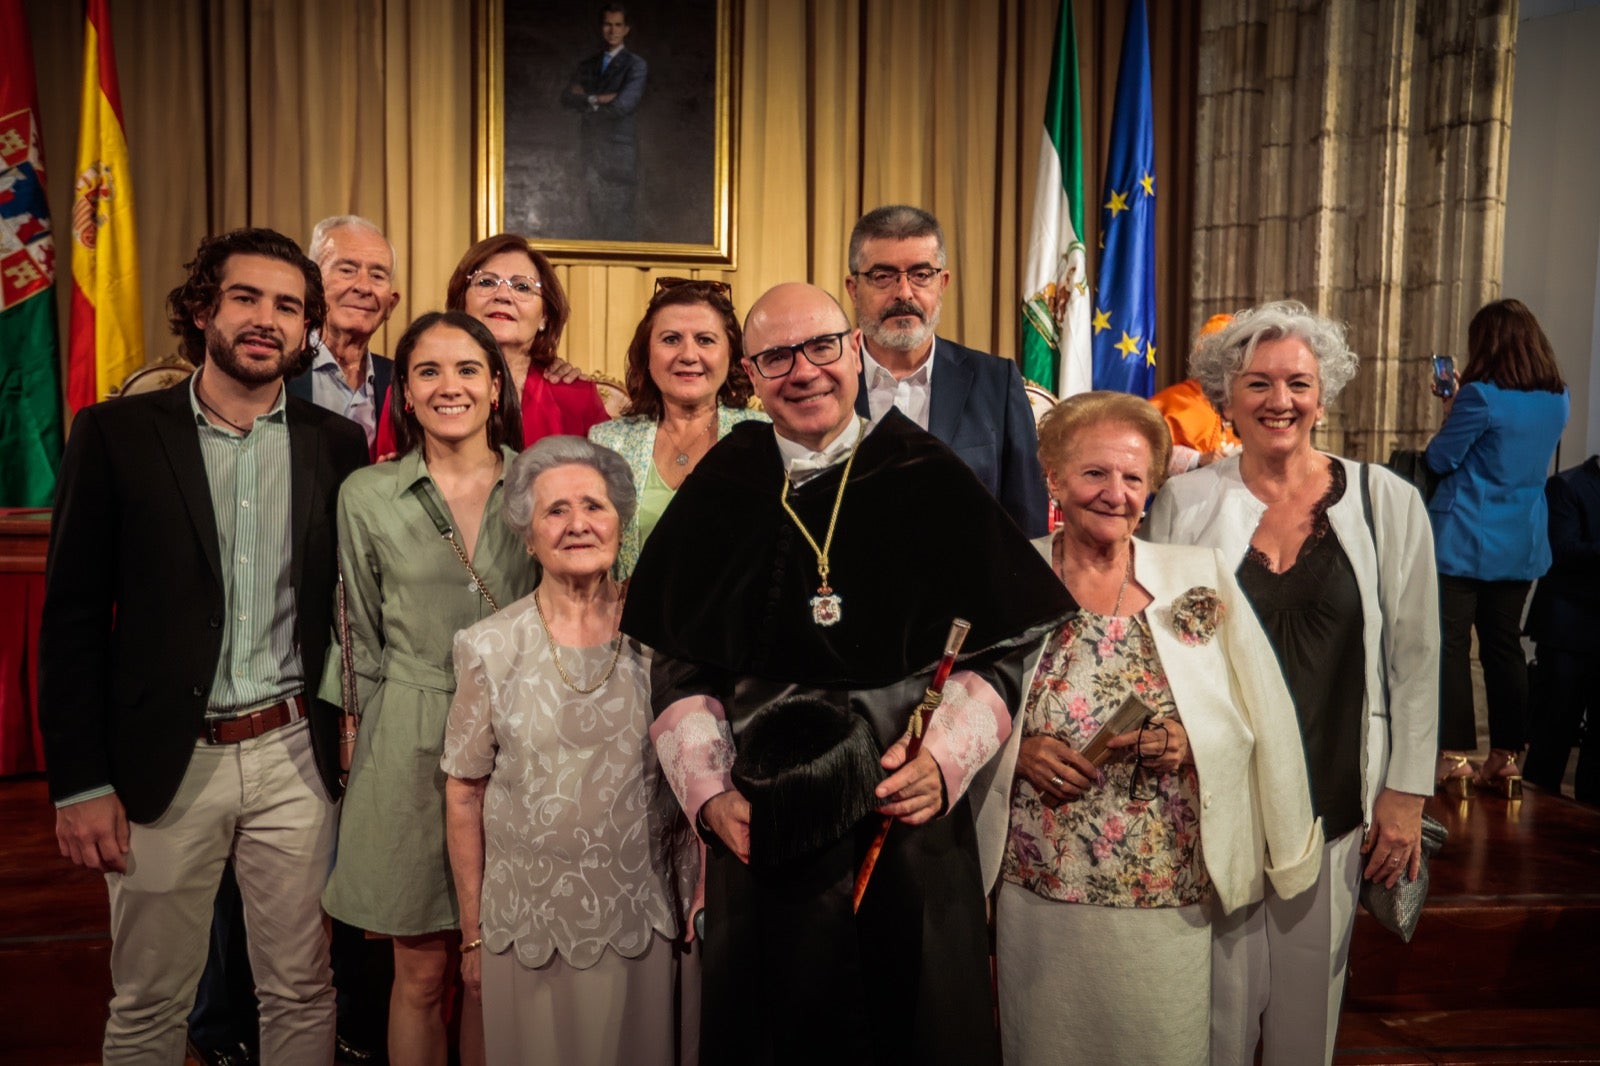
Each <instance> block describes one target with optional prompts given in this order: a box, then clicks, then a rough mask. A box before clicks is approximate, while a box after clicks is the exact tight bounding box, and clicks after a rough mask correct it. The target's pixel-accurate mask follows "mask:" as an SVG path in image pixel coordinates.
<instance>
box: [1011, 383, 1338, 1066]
mask: <svg viewBox="0 0 1600 1066" xmlns="http://www.w3.org/2000/svg"><path fill="white" fill-rule="evenodd" d="M1171 450H1172V439H1171V437H1170V435H1169V434H1168V431H1167V427H1166V424H1165V423H1164V422H1163V421H1162V418H1161V415H1160V414H1159V413H1158V412H1157V411H1156V409H1155V408H1154V407H1153V406H1151V405H1150V404H1149V403H1148V402H1147V401H1145V400H1142V399H1139V398H1137V397H1134V396H1129V395H1127V394H1125V393H1114V392H1092V393H1082V394H1079V395H1077V396H1073V397H1071V398H1070V399H1067V400H1065V401H1063V402H1062V403H1060V404H1059V405H1057V406H1056V407H1054V408H1052V409H1051V410H1050V412H1049V413H1048V414H1046V415H1045V417H1044V418H1043V420H1042V421H1041V422H1040V423H1039V460H1040V463H1041V464H1042V465H1043V467H1044V469H1045V480H1046V482H1047V484H1048V486H1049V489H1050V495H1051V496H1052V497H1053V498H1054V499H1055V500H1056V502H1057V503H1058V504H1059V506H1060V508H1061V515H1062V522H1061V526H1060V528H1059V529H1058V530H1057V531H1056V532H1055V534H1054V535H1053V536H1051V537H1044V538H1041V539H1039V540H1037V541H1035V542H1034V543H1035V546H1036V547H1038V549H1039V550H1040V552H1041V553H1043V554H1044V555H1045V557H1046V558H1047V559H1048V560H1050V562H1051V565H1052V566H1053V567H1054V569H1055V572H1056V575H1057V576H1058V577H1059V578H1060V579H1061V581H1062V583H1063V584H1064V585H1065V586H1066V587H1067V590H1068V591H1069V592H1071V593H1072V596H1073V598H1074V599H1075V600H1076V601H1077V602H1078V604H1079V607H1080V610H1079V612H1078V613H1077V614H1076V615H1074V616H1073V617H1071V618H1069V619H1068V620H1067V621H1066V622H1065V623H1063V624H1062V626H1061V627H1060V628H1059V629H1058V630H1057V631H1056V633H1055V634H1053V635H1052V636H1051V637H1050V638H1049V639H1048V640H1047V641H1046V642H1045V646H1044V650H1043V653H1042V656H1041V658H1040V661H1039V665H1038V669H1037V670H1036V671H1035V674H1034V677H1033V681H1032V683H1031V685H1030V687H1029V691H1028V694H1027V702H1026V705H1025V708H1024V711H1023V728H1022V729H1021V730H1019V731H1018V732H1017V733H1014V734H1013V738H1016V737H1020V738H1021V739H1020V742H1016V741H1015V740H1014V743H1017V747H1016V748H1015V749H1014V750H1015V752H1016V774H1015V779H1014V782H1013V786H1012V794H1011V827H1010V834H1009V838H1008V840H1007V847H1006V854H1005V858H1004V864H1003V866H1002V869H1001V877H1002V881H1001V886H1000V892H999V899H998V902H997V905H996V925H997V931H998V946H997V950H996V955H997V959H998V964H999V988H1000V1030H1001V1041H1002V1046H1003V1050H1004V1054H1005V1061H1006V1062H1007V1063H1011V1064H1026V1066H1031V1064H1036V1063H1053V1062H1058V1061H1060V1059H1061V1055H1062V1053H1063V1052H1062V1049H1063V1048H1075V1049H1077V1051H1076V1054H1077V1056H1078V1057H1080V1058H1082V1059H1084V1060H1086V1061H1093V1062H1103V1063H1130V1064H1133V1063H1148V1062H1162V1063H1200V1064H1203V1063H1206V1062H1208V1061H1209V1053H1208V1049H1209V1045H1210V1026H1211V1012H1210V1003H1211V922H1212V920H1213V918H1214V916H1215V915H1216V914H1217V913H1219V912H1226V911H1232V910H1235V909H1237V908H1240V907H1243V906H1244V905H1245V904H1246V903H1248V902H1249V901H1250V900H1252V899H1259V898H1260V897H1261V893H1262V882H1263V879H1264V877H1266V876H1270V877H1271V878H1272V881H1273V885H1274V887H1275V888H1276V889H1277V891H1278V893H1279V894H1281V895H1284V896H1292V895H1295V894H1297V893H1299V892H1301V891H1303V890H1304V889H1306V888H1308V887H1310V886H1311V885H1312V884H1314V883H1315V882H1316V878H1317V871H1318V868H1319V865H1320V861H1321V856H1322V835H1321V830H1320V828H1319V826H1318V825H1317V822H1316V819H1315V818H1314V817H1313V815H1312V811H1311V796H1310V789H1309V786H1308V785H1307V783H1306V768H1305V759H1304V756H1303V755H1302V754H1301V750H1300V735H1299V731H1298V729H1297V727H1296V723H1295V718H1294V710H1293V707H1292V704H1291V703H1290V700H1289V692H1288V690H1287V688H1286V687H1285V686H1284V681H1283V677H1282V675H1281V674H1280V673H1279V671H1278V666H1277V661H1276V659H1275V658H1274V657H1273V654H1272V648H1271V645H1269V644H1268V643H1267V637H1266V634H1265V633H1264V632H1263V631H1262V629H1261V626H1260V624H1259V623H1258V622H1257V621H1256V617H1255V615H1254V613H1253V612H1252V611H1251V610H1250V606H1249V604H1248V602H1246V600H1245V598H1244V594H1243V593H1242V592H1241V591H1240V589H1239V585H1238V582H1237V581H1235V580H1234V577H1233V574H1232V573H1231V572H1230V571H1229V569H1228V567H1227V565H1226V564H1225V563H1224V561H1223V559H1222V556H1221V554H1220V553H1218V552H1216V551H1214V550H1212V549H1210V548H1193V547H1175V546H1170V545H1162V544H1146V543H1143V542H1139V544H1138V545H1137V549H1136V548H1135V543H1134V540H1133V532H1134V530H1135V529H1136V528H1138V525H1139V522H1140V520H1141V518H1142V517H1143V515H1144V505H1145V501H1146V500H1147V499H1148V498H1149V496H1150V494H1151V492H1152V491H1154V490H1155V489H1156V488H1158V487H1159V486H1160V484H1161V481H1162V480H1163V479H1164V478H1165V476H1166V471H1167V464H1168V462H1169V459H1170V457H1171ZM1130 700H1131V701H1137V703H1129V701H1130ZM1124 708H1129V709H1131V710H1132V711H1133V712H1134V713H1133V714H1132V715H1131V716H1130V717H1125V716H1124V714H1123V713H1121V712H1122V711H1123V710H1124ZM1102 729H1110V730H1113V731H1114V733H1115V735H1114V736H1112V737H1110V739H1109V742H1107V741H1106V740H1105V739H1104V738H1100V739H1099V740H1098V741H1097V735H1098V734H1099V733H1100V732H1101V731H1102ZM1100 745H1105V746H1106V747H1107V757H1106V758H1105V759H1104V760H1100V761H1099V762H1098V765H1097V763H1096V761H1091V759H1090V757H1089V755H1088V754H1086V751H1089V752H1092V751H1093V750H1094V748H1095V747H1097V746H1100ZM1269 850H1270V852H1271V857H1272V858H1271V866H1270V867H1269V866H1268V865H1267V858H1266V856H1267V852H1268V851H1269Z"/></svg>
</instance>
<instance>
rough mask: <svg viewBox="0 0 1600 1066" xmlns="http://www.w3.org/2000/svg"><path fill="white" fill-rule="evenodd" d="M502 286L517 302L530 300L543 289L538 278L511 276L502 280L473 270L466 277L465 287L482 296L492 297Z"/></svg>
mask: <svg viewBox="0 0 1600 1066" xmlns="http://www.w3.org/2000/svg"><path fill="white" fill-rule="evenodd" d="M502 285H504V286H505V287H506V288H507V289H509V290H511V295H512V297H513V298H514V299H517V300H531V299H533V298H534V297H535V296H537V295H539V293H540V291H541V290H542V289H543V288H544V286H543V285H541V284H539V279H538V278H530V277H528V275H526V274H513V275H511V276H510V277H509V278H502V277H501V276H500V275H499V274H490V273H487V272H485V271H482V270H474V271H473V272H472V273H471V274H468V275H467V286H468V287H469V288H472V289H476V290H477V291H478V293H479V294H480V295H483V296H492V295H494V292H495V290H496V289H498V288H499V287H500V286H502Z"/></svg>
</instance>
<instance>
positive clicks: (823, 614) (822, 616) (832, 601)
mask: <svg viewBox="0 0 1600 1066" xmlns="http://www.w3.org/2000/svg"><path fill="white" fill-rule="evenodd" d="M866 435H867V434H866V432H865V431H863V432H861V433H860V435H859V436H857V437H856V442H855V443H854V444H853V445H851V446H850V458H848V459H846V460H845V461H844V476H843V477H842V478H840V479H839V491H838V492H837V493H835V494H834V497H833V514H831V515H829V516H828V532H827V533H826V534H824V536H823V538H822V545H821V547H818V546H817V538H815V537H813V536H812V535H811V531H810V530H809V529H807V528H806V524H805V523H804V522H802V521H800V516H799V515H797V514H795V513H794V508H793V507H790V506H789V478H788V476H787V475H785V476H784V479H783V491H782V492H781V493H779V495H778V502H779V503H781V504H782V505H783V509H784V510H785V511H787V512H788V513H789V517H790V518H792V519H794V524H795V525H797V526H799V527H800V535H801V536H802V537H805V538H806V543H807V544H809V545H811V550H812V551H813V552H815V553H816V555H817V579H818V581H819V582H820V584H818V586H817V594H816V595H815V596H813V597H811V620H812V621H813V622H815V623H816V624H817V625H819V626H831V625H834V624H835V623H837V622H838V621H839V619H840V618H841V617H842V616H843V614H844V601H843V600H841V599H840V598H839V596H838V595H837V594H836V593H835V592H834V591H833V588H832V587H831V586H830V585H829V584H828V570H829V566H828V552H829V550H830V549H831V548H832V547H833V531H834V527H836V526H837V525H838V524H839V505H840V504H842V503H844V488H845V486H846V485H848V484H849V483H850V468H851V467H852V466H853V465H855V461H856V449H858V448H860V447H861V441H862V439H863V438H865V437H866Z"/></svg>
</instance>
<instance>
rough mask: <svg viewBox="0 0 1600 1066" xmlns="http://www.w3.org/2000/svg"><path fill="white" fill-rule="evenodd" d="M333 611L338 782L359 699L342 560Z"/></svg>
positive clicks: (348, 756)
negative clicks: (336, 629) (336, 646)
mask: <svg viewBox="0 0 1600 1066" xmlns="http://www.w3.org/2000/svg"><path fill="white" fill-rule="evenodd" d="M334 589H335V601H336V602H335V613H336V614H337V615H338V616H339V703H340V714H339V783H340V784H341V785H342V784H346V783H348V782H349V780H350V764H351V762H352V761H354V759H355V755H356V734H357V733H359V732H360V731H361V698H360V696H359V695H357V692H356V653H355V651H354V649H352V648H351V647H350V612H349V611H348V610H347V609H346V607H345V591H344V561H343V560H339V581H338V584H337V585H335V586H334Z"/></svg>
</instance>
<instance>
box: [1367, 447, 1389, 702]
mask: <svg viewBox="0 0 1600 1066" xmlns="http://www.w3.org/2000/svg"><path fill="white" fill-rule="evenodd" d="M1371 470H1372V464H1371V463H1362V464H1361V514H1362V516H1363V517H1364V518H1366V520H1367V532H1368V533H1370V534H1371V535H1372V564H1373V565H1372V573H1373V580H1374V582H1375V583H1376V585H1377V592H1378V617H1379V619H1380V620H1381V621H1382V623H1383V624H1382V625H1381V626H1380V627H1379V630H1378V632H1379V636H1378V669H1379V670H1380V671H1382V672H1381V673H1380V675H1379V676H1380V677H1381V678H1382V679H1383V712H1384V714H1385V715H1387V714H1388V713H1389V640H1388V636H1389V617H1388V615H1386V614H1384V611H1383V550H1382V549H1381V548H1380V547H1379V546H1378V524H1377V522H1375V521H1373V518H1372V483H1371V482H1372V479H1371Z"/></svg>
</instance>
